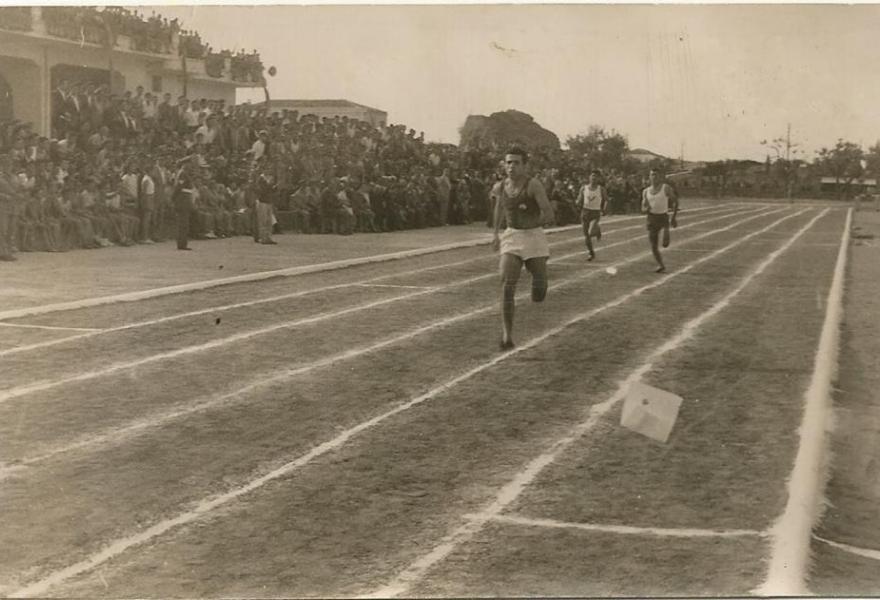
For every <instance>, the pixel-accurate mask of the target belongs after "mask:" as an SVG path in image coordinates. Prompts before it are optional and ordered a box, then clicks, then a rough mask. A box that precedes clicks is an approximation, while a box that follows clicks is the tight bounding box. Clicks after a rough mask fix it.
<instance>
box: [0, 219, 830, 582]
mask: <svg viewBox="0 0 880 600" xmlns="http://www.w3.org/2000/svg"><path fill="white" fill-rule="evenodd" d="M804 212H806V211H805V210H804V211H800V212H798V213H796V214H793V215H788V216H786V217H783V218H781V219H779V220H777V221H775V222H774V223H771V224H770V225H768V226H767V227H765V228H764V229H762V230H758V231H755V232H752V233H750V234H748V235H745V236H743V237H741V238H740V239H739V240H737V241H735V242H733V243H731V244H728V245H727V246H724V247H723V248H721V249H719V250H717V251H716V252H713V253H712V254H710V255H707V256H705V257H702V258H700V259H698V260H696V261H694V262H692V263H690V264H689V265H687V266H685V267H682V268H681V269H679V270H678V271H674V272H672V273H669V274H667V275H664V276H662V277H661V278H659V279H655V280H654V281H653V282H652V283H650V284H647V285H644V286H642V287H640V288H637V289H636V290H633V291H631V292H628V293H626V294H622V295H621V296H619V297H618V298H617V299H616V300H613V301H611V302H607V303H606V304H604V305H602V306H600V307H598V308H595V309H592V310H590V311H587V312H585V313H582V314H580V315H577V316H576V317H574V318H573V319H570V320H569V321H566V322H565V323H563V324H562V325H560V326H557V327H554V328H553V329H550V330H548V331H546V332H544V333H543V334H541V335H539V336H537V337H534V338H532V339H531V340H529V341H527V342H525V343H524V344H522V345H520V346H517V347H516V348H514V349H512V350H510V351H509V352H507V353H504V354H499V355H498V356H496V357H495V358H492V359H490V360H489V361H486V362H484V363H482V364H480V365H478V366H476V367H474V368H471V369H470V370H468V371H466V372H464V373H462V374H461V375H458V376H457V377H454V378H452V379H450V380H448V381H446V382H445V383H443V384H441V385H439V386H436V387H434V388H433V389H431V390H429V391H427V392H425V393H423V394H421V395H419V396H417V397H415V398H413V399H411V400H409V401H407V402H404V403H402V404H399V405H398V406H396V407H395V408H393V409H391V410H388V411H386V412H384V413H382V414H379V415H377V416H375V417H373V418H371V419H368V420H366V421H363V422H361V423H359V424H358V425H355V426H354V427H351V428H349V429H346V430H345V431H343V432H341V433H340V434H338V435H337V436H336V437H334V438H332V439H330V440H327V441H326V442H323V443H322V444H319V445H318V446H315V447H314V448H312V449H311V450H310V451H309V452H307V453H305V454H303V455H301V456H300V457H298V458H296V459H294V460H292V461H290V462H288V463H285V464H283V465H281V466H279V467H277V468H276V469H274V470H272V471H270V472H268V473H266V474H264V475H262V476H260V477H257V478H255V479H253V480H251V481H250V482H249V483H247V484H245V485H243V486H240V487H238V488H235V489H233V490H230V491H228V492H225V493H223V494H219V495H216V496H214V497H212V498H208V499H205V500H202V501H201V502H199V503H198V504H197V505H196V506H195V507H194V508H193V509H192V510H190V511H187V512H184V513H181V514H179V515H177V516H175V517H173V518H170V519H165V520H163V521H160V522H158V523H156V524H154V525H152V526H150V527H148V528H146V529H144V530H143V531H141V532H139V533H137V534H135V535H132V536H128V537H124V538H120V539H117V540H115V541H113V542H111V543H110V544H109V545H108V546H107V547H106V548H104V549H103V550H101V551H100V552H98V553H96V554H94V555H92V556H90V557H88V558H86V559H85V560H82V561H80V562H77V563H75V564H73V565H70V566H68V567H65V568H63V569H60V570H58V571H55V572H52V573H50V574H49V575H47V576H46V577H44V578H42V579H40V580H38V581H35V582H33V583H31V584H29V585H27V586H25V587H23V588H21V589H19V590H16V591H14V592H12V593H10V594H9V597H12V598H16V597H29V596H40V595H45V593H46V591H47V590H49V589H50V588H51V587H52V586H54V585H57V584H59V583H62V582H63V581H65V580H67V579H69V578H71V577H74V576H76V575H79V574H82V573H84V572H86V571H89V570H91V569H93V568H95V567H96V566H98V565H100V564H102V563H104V562H106V561H108V560H110V559H112V558H114V557H116V556H118V555H120V554H122V553H123V552H125V551H126V550H128V549H129V548H132V547H133V546H137V545H140V544H143V543H145V542H147V541H150V540H151V539H153V538H155V537H157V536H160V535H162V534H164V533H165V532H167V531H169V530H171V529H173V528H175V527H178V526H180V525H184V524H187V523H190V522H192V521H195V520H197V519H198V518H200V517H202V516H203V515H205V514H207V513H209V512H211V511H212V510H214V509H215V508H217V507H219V506H221V505H223V504H226V503H227V502H229V501H231V500H233V499H235V498H238V497H240V496H243V495H245V494H247V493H250V492H252V491H254V490H256V489H258V488H260V487H262V486H263V485H265V484H266V483H268V482H270V481H273V480H275V479H278V478H280V477H283V476H286V475H288V474H290V473H291V472H293V471H295V470H297V469H299V468H301V467H303V466H305V465H307V464H309V463H310V462H312V461H313V460H315V459H316V458H318V457H320V456H323V455H324V454H326V453H328V452H331V451H333V450H336V449H338V448H340V447H341V446H343V445H344V444H346V443H347V442H348V441H349V440H351V439H352V438H354V437H356V436H358V435H359V434H361V433H363V432H364V431H367V430H369V429H371V428H373V427H375V426H376V425H378V424H379V423H381V422H383V421H385V420H387V419H389V418H391V417H393V416H394V415H397V414H399V413H401V412H404V411H406V410H409V409H410V408H412V407H414V406H417V405H419V404H422V403H424V402H426V401H428V400H430V399H431V398H434V397H435V396H437V395H439V394H441V393H443V392H446V391H448V390H450V389H452V388H453V387H455V386H456V385H458V384H459V383H461V382H463V381H466V380H468V379H470V378H471V377H473V376H474V375H477V374H478V373H481V372H483V371H485V370H487V369H490V368H492V367H494V366H495V365H497V364H499V363H501V362H503V361H505V360H509V359H510V358H511V357H513V356H516V355H518V354H519V353H521V352H524V351H526V350H528V349H530V348H533V347H535V346H537V345H538V344H541V343H542V342H544V341H546V340H547V339H549V338H550V337H552V336H555V335H558V334H559V333H561V332H562V331H564V330H566V329H567V328H568V327H571V326H572V325H574V324H576V323H580V322H582V321H584V320H586V319H589V318H592V317H593V316H595V315H597V314H599V313H601V312H603V311H605V310H608V309H611V308H614V307H616V306H619V305H621V304H624V303H626V302H627V301H629V300H630V299H632V298H635V297H637V296H640V295H641V294H642V293H644V292H645V291H647V290H650V289H653V288H656V287H658V286H660V285H663V284H665V283H666V282H668V281H670V280H671V279H673V278H675V277H677V276H678V275H679V274H681V273H685V272H687V271H689V270H691V269H693V268H694V267H696V266H697V265H699V264H702V263H703V262H706V261H707V260H711V259H712V258H714V257H716V256H718V255H720V254H722V253H724V252H727V251H728V250H730V249H731V248H734V247H736V246H739V245H741V244H742V243H744V242H746V241H747V240H749V239H751V238H752V237H754V236H756V235H759V234H761V233H763V231H764V230H769V229H771V228H773V227H775V226H776V225H778V224H779V223H782V222H783V221H786V220H788V219H791V218H794V217H796V216H799V215H800V214H803V213H804ZM826 212H827V210H826V211H823V212H822V213H820V214H819V215H817V216H816V217H815V218H814V219H813V220H811V221H810V222H809V223H808V224H807V225H806V226H804V227H803V228H802V229H801V230H800V231H799V232H798V233H796V234H795V236H794V237H793V238H791V240H790V241H789V242H788V243H787V244H786V245H785V246H783V248H787V247H788V246H789V245H791V244H792V243H794V241H795V240H796V239H797V238H798V237H799V236H800V235H801V234H802V233H803V232H804V231H806V230H807V228H809V227H811V226H812V224H813V223H815V222H816V220H818V219H819V218H820V217H821V216H823V215H824V214H825V213H826ZM781 250H782V249H780V250H777V251H776V252H775V253H773V254H772V255H771V256H770V258H769V259H767V260H765V262H764V263H762V265H761V267H759V268H758V270H756V271H753V273H752V274H751V275H750V276H749V277H747V278H746V280H744V282H743V283H741V285H740V286H738V287H737V288H736V290H734V292H733V293H732V294H731V295H729V296H727V297H725V299H727V298H731V297H732V296H733V295H735V294H736V293H738V292H739V291H740V290H741V289H742V288H744V287H745V285H746V284H747V283H748V281H750V279H751V278H753V277H754V276H756V275H757V274H758V273H759V272H761V271H763V269H764V268H766V265H769V264H770V262H772V261H773V260H775V257H776V256H778V254H779V253H781ZM722 302H723V300H722ZM715 306H716V307H717V306H720V303H719V304H716V305H715ZM718 310H720V308H719V309H718ZM715 312H717V311H715ZM712 314H714V312H713V311H712V309H710V310H709V311H707V312H706V313H703V315H701V316H700V317H698V318H697V319H694V320H692V321H691V322H689V323H688V324H687V325H685V328H684V329H683V333H682V334H680V335H679V338H682V339H678V338H675V339H673V340H671V341H670V342H667V344H666V345H664V346H661V348H660V349H658V350H657V351H656V352H655V355H656V356H660V355H662V354H665V353H666V352H668V351H669V350H671V349H672V348H674V347H676V346H677V345H679V344H680V343H681V342H682V341H683V340H684V339H686V338H687V337H690V335H692V330H693V329H695V328H696V327H697V326H698V325H699V324H700V322H701V321H699V319H701V318H708V316H711V315H712ZM707 315H708V316H707ZM689 327H690V329H688V328H689ZM667 346H668V347H667ZM655 355H652V356H651V357H650V358H649V362H646V363H645V365H644V366H643V367H642V368H641V369H639V370H637V371H636V372H635V373H633V375H632V376H631V377H630V378H628V379H627V381H625V382H624V385H623V386H621V387H622V390H623V391H620V390H618V392H617V393H616V394H615V395H614V396H612V398H611V399H610V400H606V401H605V402H604V403H602V405H598V406H595V407H593V410H592V411H591V413H594V414H592V415H591V417H590V419H589V420H588V421H587V422H586V424H587V427H588V428H591V427H592V425H593V423H594V422H595V421H596V420H597V419H598V418H599V417H601V416H602V415H603V414H604V413H605V412H607V411H608V410H610V408H611V407H612V406H613V405H614V403H616V402H617V401H618V400H619V399H620V398H622V397H623V396H624V395H625V393H626V388H627V387H628V386H629V380H630V379H632V377H641V375H642V373H643V372H646V371H647V370H649V369H650V367H651V364H652V362H651V361H653V360H655V359H656V358H655ZM600 408H601V410H597V409H600ZM583 428H584V424H581V425H579V426H578V427H576V428H575V430H574V433H573V434H572V435H570V436H568V437H567V438H564V439H563V440H560V441H559V442H557V443H556V444H554V446H553V448H554V449H556V450H555V452H556V453H558V452H561V451H562V450H563V449H564V448H565V447H566V446H567V445H569V444H571V443H573V442H574V441H575V440H576V439H577V438H578V437H580V435H582V433H579V432H580V430H581V429H583ZM584 431H586V430H584ZM573 436H576V437H573ZM553 459H555V454H553V450H551V452H550V453H545V454H544V455H542V456H541V457H539V458H538V459H536V461H533V464H532V465H530V466H529V468H528V469H527V470H526V472H525V475H519V476H517V478H515V479H514V481H513V482H512V483H511V484H508V485H507V486H505V487H504V488H503V489H502V493H501V495H500V500H498V501H496V502H495V503H493V505H491V506H490V509H489V510H488V511H484V513H482V514H481V515H480V516H481V519H477V520H473V521H469V522H468V524H469V527H470V528H471V530H472V533H475V532H476V531H477V530H479V529H480V528H482V525H483V524H485V520H486V519H487V518H488V517H489V516H495V514H498V513H500V509H501V508H503V506H506V505H507V504H509V503H510V502H512V501H513V499H515V496H513V497H511V498H509V499H506V497H507V496H509V495H510V492H509V491H508V490H509V488H510V487H511V485H512V486H513V488H514V489H516V488H518V487H519V488H520V491H521V488H522V487H524V486H525V484H526V483H527V482H528V481H530V480H531V479H533V478H534V477H535V476H536V475H537V474H538V472H540V470H541V469H543V467H544V466H546V465H547V464H549V462H548V461H552V460H553ZM535 469H537V471H536V470H535ZM532 471H534V473H533V474H532V475H531V476H529V475H528V474H529V473H531V472H532ZM521 480H522V483H521ZM518 495H519V492H518V491H517V492H516V496H518ZM505 499H506V500H505ZM495 504H499V509H498V510H496V511H495V514H492V513H491V511H492V507H493V506H495ZM502 504H503V506H502ZM453 535H455V534H453ZM467 537H470V535H468V536H467ZM451 550H452V548H450V549H449V552H451ZM441 554H443V556H445V555H446V554H448V552H446V553H442V552H441ZM435 555H437V551H436V550H435V551H434V552H432V553H431V554H429V555H428V556H429V557H433V556H435ZM443 556H438V557H437V560H439V559H440V558H442V557H443ZM434 562H436V560H434V559H430V558H429V559H426V560H422V561H417V564H423V563H430V564H424V567H423V568H422V567H419V568H418V570H419V571H420V572H421V571H422V570H426V569H427V568H428V567H430V566H431V565H432V564H434ZM408 571H409V570H407V571H405V573H406V572H408ZM383 595H390V594H383Z"/></svg>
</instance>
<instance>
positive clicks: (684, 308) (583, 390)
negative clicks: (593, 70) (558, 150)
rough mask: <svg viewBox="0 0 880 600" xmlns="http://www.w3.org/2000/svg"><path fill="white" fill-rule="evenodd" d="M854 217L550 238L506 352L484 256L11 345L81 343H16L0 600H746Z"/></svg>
mask: <svg viewBox="0 0 880 600" xmlns="http://www.w3.org/2000/svg"><path fill="white" fill-rule="evenodd" d="M845 216H846V214H845V211H843V210H826V209H823V208H821V207H802V208H798V207H788V206H765V205H757V204H756V205H749V206H742V205H740V206H728V207H726V208H720V207H719V208H712V209H710V210H704V211H702V212H693V213H692V214H690V215H687V218H684V219H682V223H681V225H682V226H681V227H679V229H678V230H676V231H674V232H673V245H672V247H671V248H669V249H668V250H667V251H666V255H667V263H668V266H669V268H670V271H669V273H667V274H666V275H657V274H655V273H653V267H652V261H651V258H650V256H649V255H646V248H645V235H644V231H643V223H642V221H641V220H630V221H627V220H620V221H618V222H616V223H613V224H612V223H609V224H608V225H607V226H606V229H605V231H604V233H605V235H604V236H603V239H602V241H601V243H600V245H599V247H598V253H599V260H598V261H597V262H595V263H587V262H586V261H585V260H584V254H583V251H582V246H581V244H582V242H581V240H580V237H579V235H578V233H577V232H563V233H558V234H554V235H552V236H551V238H550V239H551V242H552V243H553V244H554V247H553V250H552V252H553V257H554V258H553V261H551V267H550V273H551V290H550V292H549V295H548V299H547V301H546V302H545V303H543V304H541V305H536V304H532V303H530V302H529V301H528V300H526V299H524V298H523V299H521V300H520V301H519V303H518V306H517V324H516V330H515V338H516V340H517V342H518V348H517V350H516V351H515V352H511V353H507V354H502V353H499V352H498V350H497V339H498V329H499V319H500V317H499V315H498V310H497V306H496V304H497V299H496V295H497V281H496V280H495V278H494V275H493V273H494V268H495V267H494V265H495V261H496V258H495V257H493V256H492V255H491V254H489V253H488V252H487V250H486V248H485V247H477V248H466V249H461V250H452V251H447V252H443V253H438V254H436V255H433V256H429V257H420V258H412V259H404V260H400V261H394V262H389V263H383V264H376V265H368V266H363V267H354V268H351V269H346V270H344V271H338V272H334V273H332V274H326V275H324V276H319V275H310V276H303V277H295V278H290V279H278V280H267V281H265V282H257V283H250V284H247V285H244V284H240V285H233V286H223V287H218V288H212V289H210V290H204V291H201V292H191V293H188V294H183V295H173V296H167V297H163V298H156V299H152V300H145V301H143V302H136V303H129V304H127V305H126V306H124V307H123V306H119V305H112V304H111V305H106V306H101V307H94V308H87V309H81V310H76V311H65V312H58V313H49V314H46V315H40V316H34V317H30V318H24V319H19V320H14V321H11V323H18V324H39V325H42V326H48V327H76V328H80V329H82V330H84V331H61V330H58V331H55V330H47V329H25V328H17V329H15V330H14V332H13V331H12V329H13V328H3V329H2V330H0V337H2V338H3V340H4V345H3V346H0V381H2V387H0V507H2V508H0V522H2V527H0V596H13V595H23V596H44V597H45V596H50V597H71V596H79V597H86V596H87V597H217V596H226V597H229V596H258V597H278V596H284V597H302V596H320V597H331V596H334V597H335V596H363V595H379V596H391V595H404V596H425V595H443V596H452V595H455V596H461V595H469V596H472V595H505V596H515V595H569V596H571V595H577V596H595V595H647V594H653V595H667V594H668V595H695V594H697V595H721V594H723V595H741V594H746V593H748V592H749V591H750V590H752V589H754V588H755V587H756V586H758V585H759V584H760V583H761V581H762V578H763V577H764V575H765V566H766V565H765V561H766V559H767V556H768V553H769V551H770V549H769V544H768V540H767V536H766V530H767V528H768V527H769V526H770V525H771V524H772V522H773V520H774V519H775V518H777V517H778V515H779V513H780V512H781V511H782V509H783V506H784V504H785V501H786V489H785V481H786V478H787V476H788V474H789V472H790V470H791V467H792V462H793V460H794V455H795V452H796V448H797V444H798V437H797V427H798V424H799V421H800V415H801V411H802V404H803V396H804V391H805V389H806V387H807V385H808V384H809V380H810V376H811V371H812V367H813V359H814V356H815V352H816V344H817V343H818V338H819V334H820V330H821V327H822V322H823V318H824V315H825V309H826V307H825V306H824V300H825V298H826V296H827V293H828V288H829V285H830V282H831V278H832V274H833V269H834V264H835V259H836V256H837V251H838V246H839V243H840V237H841V232H842V228H843V224H844V220H845ZM443 265H448V266H443ZM609 265H617V266H618V269H619V270H618V273H617V275H616V276H611V275H609V274H607V273H606V272H605V270H604V269H605V267H607V266H609ZM521 291H522V292H523V294H524V296H526V297H527V296H528V280H527V278H525V279H524V280H523V281H522V283H521ZM267 299H269V300H267ZM196 313H197V314H196ZM171 316H174V318H170V317H171ZM218 319H219V320H218ZM7 329H8V330H9V331H8V333H9V334H10V335H9V336H6V333H7ZM92 329H99V330H104V331H100V332H94V331H87V330H92ZM53 331H55V333H53ZM65 336H73V337H71V338H70V339H69V340H68V341H64V342H59V343H50V344H46V342H47V341H51V340H58V339H60V338H62V337H65ZM24 346H27V348H24V349H22V348H23V347H24ZM628 378H629V379H628ZM633 378H638V379H642V380H644V381H647V382H648V383H652V384H654V385H658V386H660V387H664V388H666V389H670V390H672V391H674V392H675V393H678V394H680V395H682V396H683V397H684V398H685V405H684V406H683V409H682V412H681V414H680V417H679V421H678V423H677V424H676V429H675V431H674V432H673V436H672V438H671V439H670V441H669V443H668V444H665V445H663V444H658V443H655V442H652V441H650V440H648V439H646V438H642V437H640V436H638V435H637V434H634V433H632V432H629V431H627V430H623V429H621V428H620V427H618V426H617V421H618V419H619V399H620V393H621V389H623V388H622V386H625V384H626V382H627V381H628V380H632V379H633Z"/></svg>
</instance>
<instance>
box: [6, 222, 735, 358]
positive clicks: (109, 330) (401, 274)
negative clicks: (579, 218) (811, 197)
mask: <svg viewBox="0 0 880 600" xmlns="http://www.w3.org/2000/svg"><path fill="white" fill-rule="evenodd" d="M693 210H694V211H697V210H706V209H704V208H699V209H693ZM742 210H743V209H733V208H731V209H729V210H728V209H724V210H718V211H714V212H713V213H711V214H713V215H722V216H724V215H727V213H728V212H730V214H738V213H737V211H742ZM633 218H635V217H626V218H621V219H618V220H615V221H614V222H615V223H617V222H620V221H624V220H629V219H633ZM641 228H642V227H641V225H635V226H628V227H621V228H618V229H613V230H610V231H609V232H608V233H609V234H610V233H617V232H621V231H629V230H631V229H641ZM580 240H581V237H580V236H576V237H571V238H566V239H564V240H559V241H554V242H552V243H551V244H550V245H551V246H561V245H564V244H571V243H574V242H577V241H580ZM489 258H492V257H491V256H477V257H474V258H468V259H464V260H460V261H456V262H451V263H444V264H440V265H431V266H428V267H423V268H419V269H412V270H409V271H402V272H395V273H391V274H389V275H380V276H378V277H373V278H369V279H363V280H360V281H355V282H352V283H341V284H335V285H327V286H322V287H318V288H312V289H308V290H302V291H299V292H291V293H289V294H281V295H276V296H270V297H268V298H257V299H254V300H248V301H246V302H236V303H233V304H226V305H221V306H213V307H208V308H204V309H200V310H194V311H189V312H185V313H178V314H175V315H167V316H164V317H159V318H157V319H150V320H147V321H139V322H136V323H128V324H126V325H119V326H117V327H108V328H105V329H101V330H99V331H96V332H95V333H86V334H82V335H73V336H68V337H66V338H63V339H60V340H48V341H44V342H37V343H34V344H30V345H27V346H19V347H16V348H10V349H8V350H3V351H0V357H3V356H9V355H12V354H18V353H22V352H31V351H34V350H39V349H42V348H48V347H50V346H55V345H57V344H63V343H70V342H74V341H78V340H83V339H86V338H91V337H95V336H96V335H102V334H106V333H115V332H119V331H127V330H130V329H137V328H140V327H149V326H152V325H158V324H161V323H167V322H169V321H175V320H178V319H185V318H189V317H197V316H200V315H205V314H215V313H218V312H222V311H227V310H234V309H237V308H246V307H249V306H256V305H259V304H266V303H271V302H280V301H283V300H292V299H294V298H300V297H303V296H307V295H311V294H317V293H321V292H327V291H333V290H337V289H344V288H347V287H350V286H352V285H357V284H366V283H373V282H376V281H382V280H385V279H392V278H399V277H408V276H410V275H418V274H421V273H425V272H428V271H434V270H439V269H446V268H451V267H456V266H460V265H464V264H468V263H472V262H477V261H481V260H486V259H489ZM70 310H73V309H70Z"/></svg>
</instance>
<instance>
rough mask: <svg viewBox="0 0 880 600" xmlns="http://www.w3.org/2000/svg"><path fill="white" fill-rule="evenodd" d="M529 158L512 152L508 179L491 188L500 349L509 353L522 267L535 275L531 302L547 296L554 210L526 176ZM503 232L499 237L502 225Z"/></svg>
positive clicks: (533, 180)
mask: <svg viewBox="0 0 880 600" xmlns="http://www.w3.org/2000/svg"><path fill="white" fill-rule="evenodd" d="M527 161H528V154H526V152H525V150H522V149H520V148H511V149H510V150H508V151H507V154H506V155H505V156H504V169H505V171H506V172H507V177H506V178H504V180H502V181H499V182H498V183H496V184H495V186H494V187H493V188H492V195H493V197H494V198H495V237H494V239H493V240H492V247H493V248H494V249H495V250H496V251H500V253H501V261H500V262H501V265H500V270H501V314H502V317H503V329H502V333H501V343H500V347H501V349H502V350H509V349H510V348H513V347H514V344H513V337H512V336H513V313H514V309H515V305H516V300H515V298H516V284H517V282H518V281H519V275H520V272H521V271H522V267H523V264H525V266H526V269H528V271H529V273H531V274H532V301H533V302H541V301H543V300H544V297H545V296H546V295H547V258H548V257H549V256H550V246H549V244H547V237H546V236H545V234H544V230H543V229H542V225H543V224H545V223H546V224H550V223H553V221H554V218H553V207H551V206H550V201H549V200H548V199H547V193H546V192H545V191H544V186H543V185H541V182H540V181H538V179H537V178H532V177H529V176H528V174H527V172H526V162H527ZM502 222H503V223H505V224H506V227H505V229H504V231H503V232H502V233H501V234H500V235H499V230H500V229H501V224H502Z"/></svg>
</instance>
